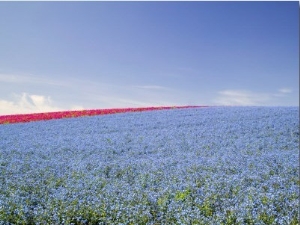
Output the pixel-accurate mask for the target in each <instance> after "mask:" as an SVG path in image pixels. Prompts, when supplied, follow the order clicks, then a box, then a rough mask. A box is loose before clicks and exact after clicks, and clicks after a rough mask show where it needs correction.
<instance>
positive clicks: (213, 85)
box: [0, 2, 299, 115]
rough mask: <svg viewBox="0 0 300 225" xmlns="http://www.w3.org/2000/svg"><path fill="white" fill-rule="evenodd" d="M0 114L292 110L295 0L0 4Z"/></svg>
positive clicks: (296, 57)
mask: <svg viewBox="0 0 300 225" xmlns="http://www.w3.org/2000/svg"><path fill="white" fill-rule="evenodd" d="M0 49H1V50H0V115H1V114H2V115H4V114H15V113H31V112H40V111H57V110H70V109H83V108H84V109H96V108H116V107H144V106H158V105H159V106H161V105H262V106H278V105H280V106H291V105H292V106H299V3H298V2H0Z"/></svg>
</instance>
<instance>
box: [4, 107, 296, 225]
mask: <svg viewBox="0 0 300 225" xmlns="http://www.w3.org/2000/svg"><path fill="white" fill-rule="evenodd" d="M299 185H300V183H299V108H298V107H207V108H178V109H168V110H157V111H156V110H155V111H144V112H127V113H119V114H111V115H95V116H89V117H77V118H65V119H59V120H47V121H35V122H30V123H8V124H2V125H0V225H8V224H57V225H61V224H64V225H67V224H89V225H90V224H103V225H113V224H116V225H125V224H126V225H129V224H132V225H135V224H140V225H160V224H166V225H167V224H178V225H179V224H186V225H197V224H199V225H200V224H208V225H209V224H211V225H218V224H220V225H221V224H224V225H225V224H227V225H229V224H253V225H260V224H261V225H263V224H282V225H285V224H287V225H296V224H299V223H298V218H299V214H298V213H299V211H298V208H299V197H300V196H299Z"/></svg>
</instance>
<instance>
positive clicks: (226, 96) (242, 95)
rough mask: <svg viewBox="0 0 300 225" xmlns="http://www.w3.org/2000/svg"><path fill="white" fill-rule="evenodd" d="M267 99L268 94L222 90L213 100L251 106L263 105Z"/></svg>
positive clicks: (223, 103) (226, 103) (224, 103)
mask: <svg viewBox="0 0 300 225" xmlns="http://www.w3.org/2000/svg"><path fill="white" fill-rule="evenodd" d="M269 100H270V95H269V94H264V93H253V92H250V91H245V90H224V91H220V92H219V96H218V97H217V99H215V101H214V102H215V103H217V104H218V105H233V106H253V105H265V104H266V103H267V102H268V101H269Z"/></svg>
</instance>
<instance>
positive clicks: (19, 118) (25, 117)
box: [0, 106, 205, 124]
mask: <svg viewBox="0 0 300 225" xmlns="http://www.w3.org/2000/svg"><path fill="white" fill-rule="evenodd" d="M193 107H200V106H169V107H146V108H117V109H92V110H77V111H61V112H45V113H32V114H17V115H5V116H0V124H10V123H26V122H32V121H40V120H52V119H62V118H71V117H81V116H95V115H107V114H115V113H125V112H142V111H150V110H162V109H180V108H193ZM202 107H205V106H202Z"/></svg>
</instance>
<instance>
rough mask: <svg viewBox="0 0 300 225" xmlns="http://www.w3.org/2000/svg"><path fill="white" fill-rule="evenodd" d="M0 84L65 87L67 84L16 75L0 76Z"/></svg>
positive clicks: (42, 78)
mask: <svg viewBox="0 0 300 225" xmlns="http://www.w3.org/2000/svg"><path fill="white" fill-rule="evenodd" d="M0 82H2V83H22V84H45V85H57V86H66V85H68V83H67V82H65V81H62V80H61V79H60V80H55V79H49V78H45V77H43V76H34V75H16V74H0Z"/></svg>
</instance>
